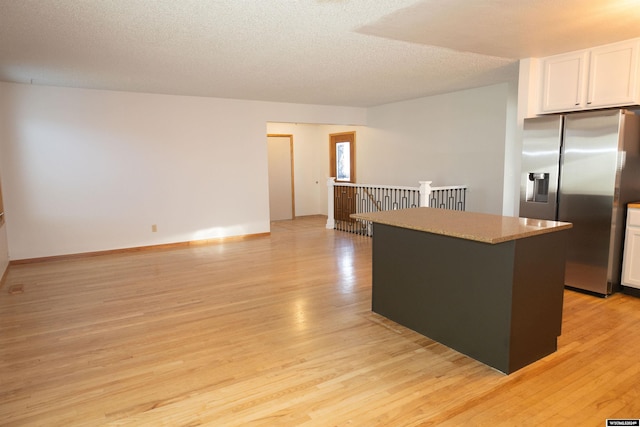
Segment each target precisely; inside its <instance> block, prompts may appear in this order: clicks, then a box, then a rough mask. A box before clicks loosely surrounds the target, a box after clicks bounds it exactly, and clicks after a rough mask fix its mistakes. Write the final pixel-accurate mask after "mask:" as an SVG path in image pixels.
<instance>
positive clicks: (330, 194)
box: [326, 177, 336, 230]
mask: <svg viewBox="0 0 640 427" xmlns="http://www.w3.org/2000/svg"><path fill="white" fill-rule="evenodd" d="M335 183H336V178H335V177H330V178H327V226H326V227H327V228H330V229H332V230H333V229H334V228H335V226H336V221H335V218H334V217H333V203H334V200H335V197H334V191H333V186H334V185H335Z"/></svg>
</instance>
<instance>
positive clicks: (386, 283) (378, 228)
mask: <svg viewBox="0 0 640 427" xmlns="http://www.w3.org/2000/svg"><path fill="white" fill-rule="evenodd" d="M514 248H515V241H509V242H505V243H500V244H497V245H491V244H487V243H481V242H476V241H470V240H465V239H459V238H454V237H448V236H442V235H437V234H432V233H426V232H422V231H416V230H410V229H405V228H400V227H393V226H388V225H384V224H374V237H373V286H372V309H373V311H374V312H376V313H379V314H381V315H383V316H385V317H387V318H389V319H391V320H393V321H395V322H397V323H399V324H401V325H404V326H407V327H409V328H410V329H413V330H415V331H417V332H419V333H421V334H423V335H425V336H427V337H429V338H431V339H433V340H435V341H438V342H440V343H442V344H444V345H447V346H449V347H451V348H453V349H455V350H457V351H459V352H461V353H464V354H466V355H468V356H470V357H472V358H474V359H476V360H479V361H481V362H483V363H485V364H487V365H489V366H492V367H494V368H496V369H498V370H500V371H502V372H507V373H508V371H509V339H510V322H511V291H512V289H511V288H512V281H513V274H514V273H513V266H514V256H515V249H514Z"/></svg>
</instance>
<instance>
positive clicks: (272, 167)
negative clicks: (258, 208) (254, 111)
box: [267, 134, 295, 221]
mask: <svg viewBox="0 0 640 427" xmlns="http://www.w3.org/2000/svg"><path fill="white" fill-rule="evenodd" d="M267 152H268V161H269V215H270V218H271V221H280V220H285V219H293V218H295V199H294V187H293V135H276V134H269V135H267Z"/></svg>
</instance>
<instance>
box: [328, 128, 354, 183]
mask: <svg viewBox="0 0 640 427" xmlns="http://www.w3.org/2000/svg"><path fill="white" fill-rule="evenodd" d="M329 141H330V142H329V147H330V155H329V158H330V162H331V165H330V174H331V176H333V177H335V178H336V181H337V182H355V181H356V173H355V172H356V170H355V145H356V133H355V132H345V133H334V134H331V135H329Z"/></svg>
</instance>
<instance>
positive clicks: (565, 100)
mask: <svg viewBox="0 0 640 427" xmlns="http://www.w3.org/2000/svg"><path fill="white" fill-rule="evenodd" d="M588 56H589V52H588V51H579V52H572V53H568V54H562V55H555V56H550V57H548V58H546V59H545V60H544V62H543V72H542V76H543V82H542V91H543V92H542V103H541V106H540V109H541V111H542V112H544V113H551V112H557V111H571V110H579V109H582V107H583V106H584V105H585V101H586V100H585V99H584V93H585V90H586V68H587V60H588Z"/></svg>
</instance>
